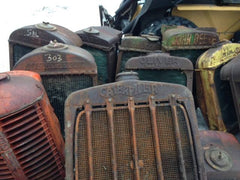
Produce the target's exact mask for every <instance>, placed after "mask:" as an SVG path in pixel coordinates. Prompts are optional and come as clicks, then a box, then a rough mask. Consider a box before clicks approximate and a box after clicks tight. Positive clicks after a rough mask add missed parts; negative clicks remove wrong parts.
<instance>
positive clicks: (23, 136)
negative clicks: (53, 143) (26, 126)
mask: <svg viewBox="0 0 240 180" xmlns="http://www.w3.org/2000/svg"><path fill="white" fill-rule="evenodd" d="M42 130H43V129H42V127H41V126H37V127H35V128H31V129H30V130H29V131H26V132H25V133H23V134H21V135H20V136H18V137H17V138H9V141H10V144H15V143H19V144H20V143H24V141H25V139H27V138H29V137H33V136H34V134H36V132H39V131H42Z"/></svg>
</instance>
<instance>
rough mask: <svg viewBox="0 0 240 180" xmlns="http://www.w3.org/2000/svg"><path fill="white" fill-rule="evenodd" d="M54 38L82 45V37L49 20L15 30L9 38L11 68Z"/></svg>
mask: <svg viewBox="0 0 240 180" xmlns="http://www.w3.org/2000/svg"><path fill="white" fill-rule="evenodd" d="M54 40H57V41H58V42H61V43H65V44H70V45H74V46H81V45H82V41H81V39H80V38H79V37H78V36H77V35H76V34H75V33H74V32H72V31H70V30H69V29H66V28H64V27H62V26H59V25H56V24H50V23H48V22H43V23H40V24H35V25H29V26H25V27H22V28H19V29H17V30H15V31H13V32H12V33H11V35H10V37H9V40H8V41H9V57H10V69H12V68H13V66H14V65H15V64H16V62H17V61H18V60H19V59H20V58H21V57H22V56H24V55H25V54H27V53H29V52H31V51H32V50H33V49H35V48H38V47H41V46H44V45H47V44H48V43H49V42H50V41H54Z"/></svg>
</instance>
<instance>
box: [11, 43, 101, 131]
mask: <svg viewBox="0 0 240 180" xmlns="http://www.w3.org/2000/svg"><path fill="white" fill-rule="evenodd" d="M14 70H30V71H34V72H38V73H39V74H40V75H41V77H42V82H43V85H44V88H45V90H46V92H47V95H48V97H49V100H50V103H51V105H52V106H53V108H54V111H55V113H56V115H57V117H58V119H59V121H60V125H61V130H62V134H64V113H63V111H64V102H65V99H66V98H67V96H68V95H69V94H70V93H71V92H73V91H76V90H80V89H84V88H88V87H91V86H93V85H96V84H97V67H96V63H95V60H94V58H93V56H92V55H91V54H90V53H89V52H87V51H86V50H84V49H82V48H80V47H77V46H71V45H66V44H62V43H57V42H55V41H54V42H50V43H49V44H48V45H46V46H43V47H40V48H37V49H35V50H33V51H32V52H31V53H28V54H26V55H25V56H24V57H22V58H21V59H20V60H19V61H18V63H17V64H16V65H15V66H14Z"/></svg>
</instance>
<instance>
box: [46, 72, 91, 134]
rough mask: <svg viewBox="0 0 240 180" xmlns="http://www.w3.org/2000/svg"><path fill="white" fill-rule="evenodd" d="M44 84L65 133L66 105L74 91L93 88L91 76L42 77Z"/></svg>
mask: <svg viewBox="0 0 240 180" xmlns="http://www.w3.org/2000/svg"><path fill="white" fill-rule="evenodd" d="M42 82H43V85H44V88H45V90H46V92H47V95H48V97H49V100H50V103H51V105H52V107H53V109H54V112H55V114H56V115H57V117H58V119H59V122H60V126H61V130H62V133H64V132H63V131H64V103H65V100H66V98H67V97H68V95H69V94H71V93H72V92H74V91H77V90H80V89H84V88H88V87H91V86H93V78H92V77H91V76H89V75H42Z"/></svg>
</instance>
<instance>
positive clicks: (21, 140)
mask: <svg viewBox="0 0 240 180" xmlns="http://www.w3.org/2000/svg"><path fill="white" fill-rule="evenodd" d="M31 134H32V133H31V132H30V134H28V132H27V133H26V134H25V135H26V137H24V138H22V137H19V138H18V139H16V140H14V141H13V142H11V141H9V143H10V144H11V145H13V146H14V147H19V145H20V146H22V144H23V145H24V144H25V143H27V142H29V141H31V140H35V139H37V138H35V136H36V135H38V134H44V131H43V130H42V128H40V129H37V130H36V131H35V129H34V132H33V135H32V136H31ZM25 135H24V136H25ZM28 135H29V136H28Z"/></svg>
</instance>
